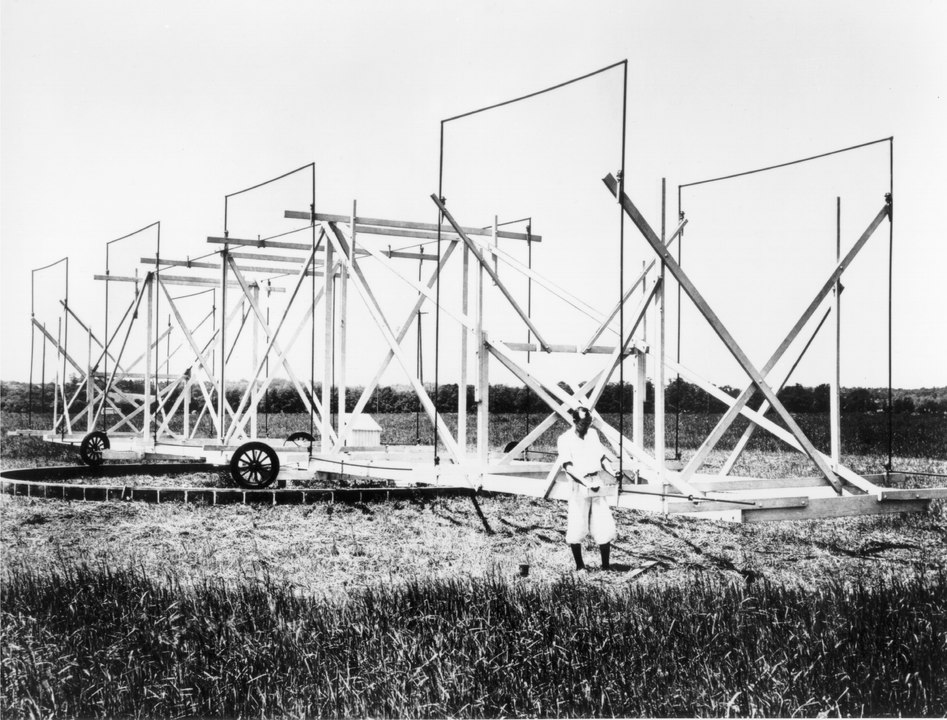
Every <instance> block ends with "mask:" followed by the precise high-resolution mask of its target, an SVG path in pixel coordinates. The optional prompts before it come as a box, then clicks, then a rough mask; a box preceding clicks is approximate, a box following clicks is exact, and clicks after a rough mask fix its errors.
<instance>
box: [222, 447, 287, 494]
mask: <svg viewBox="0 0 947 720" xmlns="http://www.w3.org/2000/svg"><path fill="white" fill-rule="evenodd" d="M278 474H279V458H278V457H277V455H276V451H275V450H274V449H273V448H271V447H270V446H269V445H267V444H266V443H261V442H257V441H253V442H248V443H244V444H243V445H241V446H240V447H238V448H237V451H236V452H235V453H234V454H233V456H232V457H231V458H230V477H232V478H233V481H234V482H235V483H237V485H239V486H240V487H242V488H247V489H248V490H262V489H263V488H265V487H267V486H269V485H270V484H272V483H273V481H274V480H276V476H277V475H278Z"/></svg>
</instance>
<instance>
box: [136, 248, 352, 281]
mask: <svg viewBox="0 0 947 720" xmlns="http://www.w3.org/2000/svg"><path fill="white" fill-rule="evenodd" d="M229 255H230V257H236V256H237V255H245V253H229ZM250 257H253V258H258V259H260V260H269V258H267V257H265V256H260V255H251V256H250ZM301 261H302V258H300V262H301ZM141 262H143V263H145V264H146V265H155V264H158V263H159V261H157V260H155V258H147V257H143V258H141ZM160 264H161V265H170V266H173V267H192V268H195V267H196V268H203V269H207V270H220V263H207V262H201V263H196V262H192V261H189V260H166V259H164V258H162V259H161V261H160ZM322 264H323V265H325V262H324V261H323V262H322ZM237 267H239V268H240V270H242V271H243V272H252V273H266V274H268V275H289V274H293V273H295V272H296V271H295V269H294V268H280V267H267V266H265V265H244V264H240V263H238V265H237ZM306 275H307V276H310V275H315V276H316V277H323V276H324V275H325V272H324V271H321V270H307V271H306ZM162 277H164V275H163V274H162ZM336 277H338V272H336Z"/></svg>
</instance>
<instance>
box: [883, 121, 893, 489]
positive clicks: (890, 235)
mask: <svg viewBox="0 0 947 720" xmlns="http://www.w3.org/2000/svg"><path fill="white" fill-rule="evenodd" d="M888 197H889V198H890V200H889V202H890V203H891V207H890V212H889V213H888V464H887V466H886V467H885V474H886V475H890V474H891V468H892V464H891V463H892V459H893V455H894V425H893V418H892V413H893V410H894V408H893V403H892V399H891V384H892V346H893V337H892V328H893V323H892V302H893V288H894V275H893V266H894V137H891V138H890V139H889V144H888Z"/></svg>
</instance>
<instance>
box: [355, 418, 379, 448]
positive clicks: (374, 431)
mask: <svg viewBox="0 0 947 720" xmlns="http://www.w3.org/2000/svg"><path fill="white" fill-rule="evenodd" d="M348 444H349V445H351V446H354V447H381V425H379V424H378V423H377V422H375V418H373V417H372V416H371V415H366V414H365V413H362V414H361V415H359V416H358V417H356V418H355V421H354V422H353V424H352V435H351V440H350V442H349V443H348Z"/></svg>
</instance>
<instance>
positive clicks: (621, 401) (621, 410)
mask: <svg viewBox="0 0 947 720" xmlns="http://www.w3.org/2000/svg"><path fill="white" fill-rule="evenodd" d="M627 125H628V60H625V61H623V62H622V94H621V180H620V181H619V190H620V192H619V195H618V197H619V198H621V197H622V194H623V193H624V191H625V141H626V138H625V134H626V128H627ZM618 218H619V219H618V223H619V225H618V302H619V308H620V309H619V319H618V328H619V329H618V338H619V342H622V338H624V337H625V303H624V299H625V212H624V210H623V209H622V206H621V202H619V203H618ZM625 357H626V356H625V355H622V356H621V357H620V358H619V365H618V472H619V478H623V477H624V475H625V474H624V462H625ZM619 492H621V480H619Z"/></svg>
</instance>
